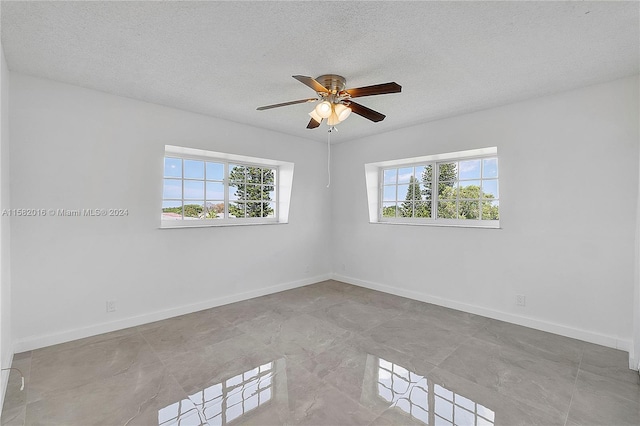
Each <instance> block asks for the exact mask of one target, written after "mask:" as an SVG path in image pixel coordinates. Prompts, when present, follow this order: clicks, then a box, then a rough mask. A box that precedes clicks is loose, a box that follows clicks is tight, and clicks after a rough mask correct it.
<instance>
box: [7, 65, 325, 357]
mask: <svg viewBox="0 0 640 426" xmlns="http://www.w3.org/2000/svg"><path fill="white" fill-rule="evenodd" d="M10 87H11V100H12V101H11V102H12V108H11V139H12V141H13V143H12V145H11V179H12V187H11V197H12V205H13V206H14V207H15V208H39V209H83V208H85V209H89V208H106V209H109V208H121V209H128V212H129V214H128V216H126V217H51V216H50V215H47V216H45V217H16V218H14V220H13V222H12V224H11V232H12V237H13V238H12V246H11V248H12V262H13V283H14V295H13V297H14V305H13V306H14V316H13V320H14V324H15V327H14V333H15V339H16V341H17V342H16V345H17V347H18V351H20V350H28V349H31V348H36V347H41V346H46V345H48V344H53V343H58V342H61V341H66V340H72V339H75V338H79V337H85V336H88V335H92V334H97V333H101V332H104V331H110V330H115V329H119V328H123V327H126V326H131V325H136V324H140V323H144V322H149V321H153V320H157V319H161V318H166V317H169V316H174V315H179V314H183V313H187V312H192V311H196V310H199V309H204V308H207V307H211V306H216V305H220V304H224V303H229V302H232V301H236V300H241V299H245V298H249V297H254V296H258V295H261V294H266V293H270V292H275V291H280V290H284V289H287V288H292V287H296V286H300V285H305V284H309V283H312V282H317V281H320V280H323V279H327V278H328V277H329V276H330V256H329V255H328V238H329V223H330V216H329V214H328V205H329V201H330V197H329V190H328V189H327V188H326V187H325V182H323V181H322V180H320V179H318V178H317V177H318V176H321V175H323V173H324V168H325V162H324V161H325V160H324V159H325V156H326V154H325V150H326V147H325V146H324V145H323V144H320V143H317V142H313V141H310V140H304V139H300V138H297V137H293V136H287V135H283V134H280V133H275V132H270V131H266V130H262V129H258V128H254V127H250V126H246V125H241V124H237V123H232V122H229V121H225V120H220V119H215V118H212V117H207V116H202V115H197V114H193V113H189V112H185V111H180V110H175V109H171V108H167V107H162V106H158V105H153V104H148V103H144V102H140V101H136V100H132V99H127V98H122V97H118V96H112V95H108V94H105V93H102V92H98V91H93V90H88V89H83V88H80V87H75V86H70V85H65V84H61V83H56V82H53V81H49V80H43V79H38V78H33V77H29V76H26V75H20V74H16V73H12V75H11V82H10ZM165 144H170V145H178V146H186V147H191V148H199V149H206V150H211V151H219V152H227V153H233V154H239V155H247V156H254V157H261V158H269V159H275V160H282V161H288V162H293V163H295V171H294V180H293V189H292V196H291V208H290V214H289V223H288V224H274V225H262V226H233V227H210V228H196V229H158V228H159V225H160V209H161V197H162V170H163V155H164V146H165ZM107 300H116V301H117V311H116V312H114V313H109V314H107V313H106V301H107Z"/></svg>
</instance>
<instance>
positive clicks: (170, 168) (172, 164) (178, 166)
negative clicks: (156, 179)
mask: <svg viewBox="0 0 640 426" xmlns="http://www.w3.org/2000/svg"><path fill="white" fill-rule="evenodd" d="M164 177H178V178H181V177H182V159H180V158H171V157H164Z"/></svg>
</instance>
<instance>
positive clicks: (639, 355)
mask: <svg viewBox="0 0 640 426" xmlns="http://www.w3.org/2000/svg"><path fill="white" fill-rule="evenodd" d="M638 99H640V87H638ZM639 132H640V131H639ZM638 161H640V158H639V159H638ZM638 181H639V182H640V175H639V176H638ZM636 215H637V216H636V253H635V277H634V284H635V286H634V293H633V346H632V347H631V351H630V353H629V367H630V368H633V369H634V370H639V371H640V185H639V188H638V209H637V210H636Z"/></svg>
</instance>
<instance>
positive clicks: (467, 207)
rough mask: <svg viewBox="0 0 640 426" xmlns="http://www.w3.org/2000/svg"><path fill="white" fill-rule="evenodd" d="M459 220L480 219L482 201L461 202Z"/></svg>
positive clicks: (459, 204)
mask: <svg viewBox="0 0 640 426" xmlns="http://www.w3.org/2000/svg"><path fill="white" fill-rule="evenodd" d="M458 218H460V219H480V201H460V202H459V203H458Z"/></svg>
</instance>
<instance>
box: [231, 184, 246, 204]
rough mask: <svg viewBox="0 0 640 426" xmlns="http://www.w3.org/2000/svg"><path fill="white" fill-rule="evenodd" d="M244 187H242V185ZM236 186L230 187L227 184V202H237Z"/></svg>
mask: <svg viewBox="0 0 640 426" xmlns="http://www.w3.org/2000/svg"><path fill="white" fill-rule="evenodd" d="M242 186H244V185H242ZM238 194H239V192H238V186H237V184H235V185H232V184H229V200H237V199H238Z"/></svg>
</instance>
